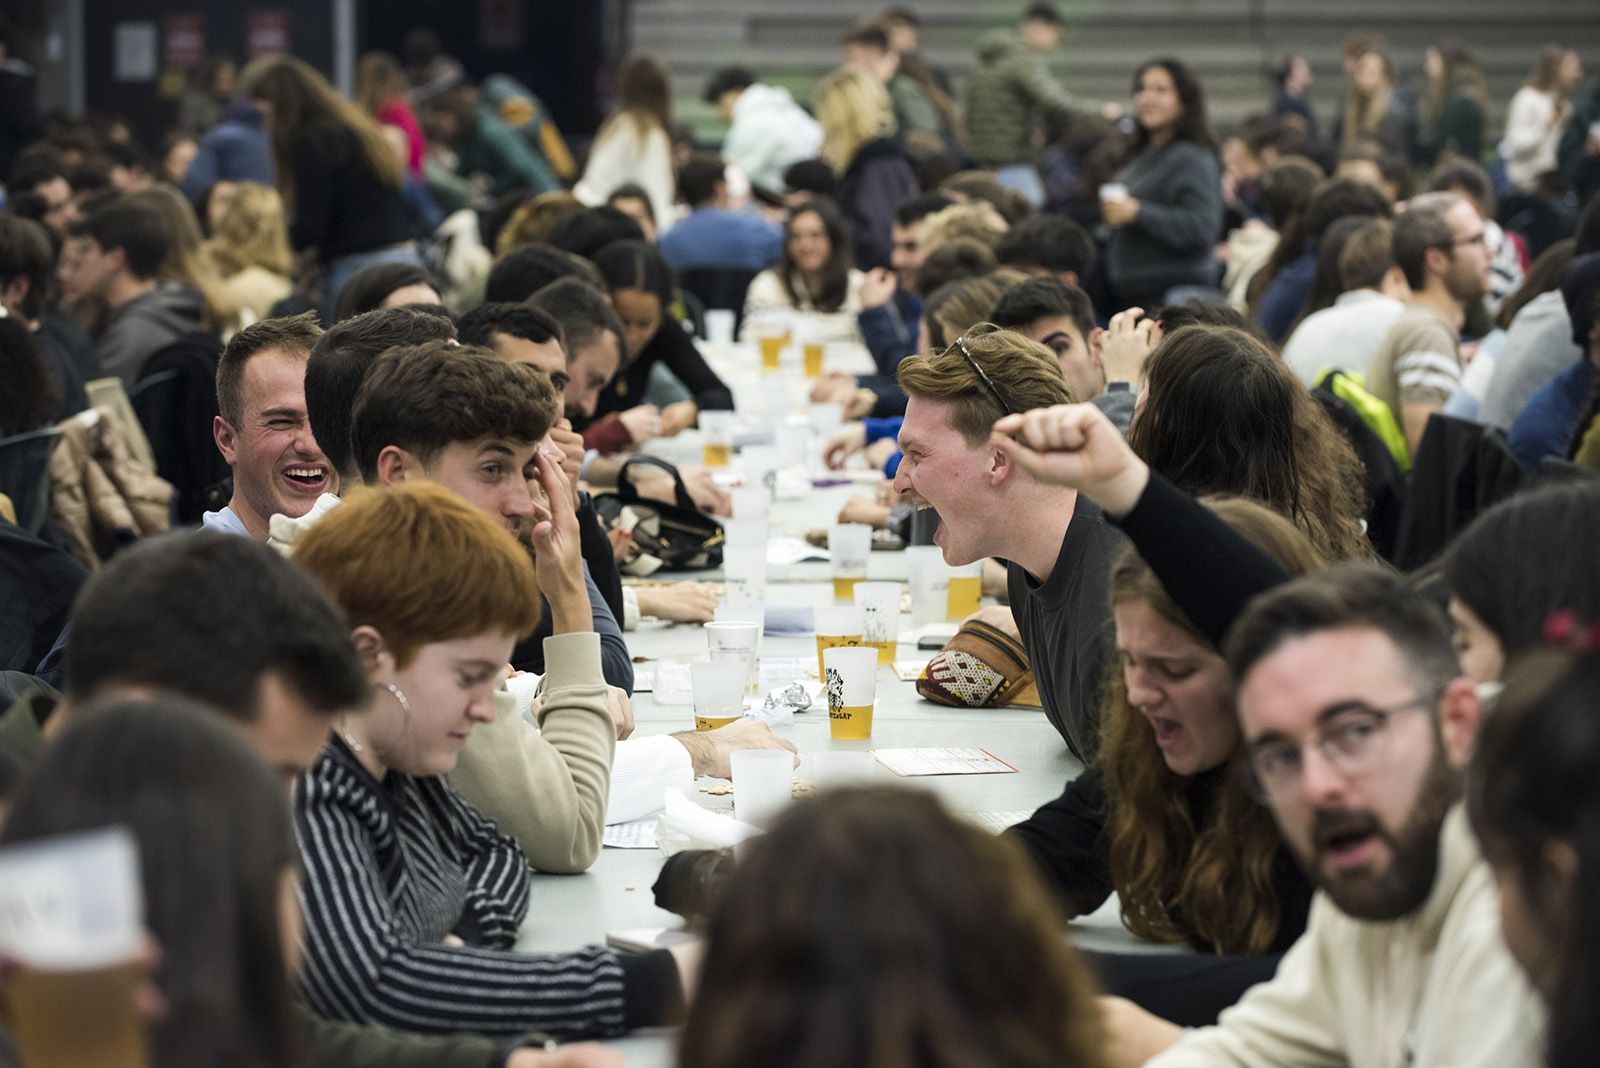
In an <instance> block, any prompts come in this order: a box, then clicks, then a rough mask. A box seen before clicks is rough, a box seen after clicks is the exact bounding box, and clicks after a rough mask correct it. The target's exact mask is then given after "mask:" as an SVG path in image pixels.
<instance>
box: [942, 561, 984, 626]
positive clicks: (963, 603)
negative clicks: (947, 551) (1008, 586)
mask: <svg viewBox="0 0 1600 1068" xmlns="http://www.w3.org/2000/svg"><path fill="white" fill-rule="evenodd" d="M982 596H983V561H982V560H974V561H973V562H972V563H970V564H962V565H961V566H960V567H952V568H951V569H950V601H949V605H948V609H949V611H948V612H947V613H946V618H948V619H950V620H952V621H959V620H963V619H966V618H967V617H968V616H970V615H971V614H972V613H974V612H976V611H977V610H978V601H979V599H980V598H981V597H982Z"/></svg>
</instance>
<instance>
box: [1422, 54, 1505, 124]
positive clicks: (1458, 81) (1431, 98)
mask: <svg viewBox="0 0 1600 1068" xmlns="http://www.w3.org/2000/svg"><path fill="white" fill-rule="evenodd" d="M1433 50H1434V51H1435V52H1437V53H1438V54H1439V58H1440V60H1442V61H1443V65H1444V70H1443V71H1442V72H1441V74H1440V75H1439V77H1437V78H1434V77H1429V78H1428V85H1427V89H1426V90H1425V91H1424V93H1423V95H1422V120H1423V121H1424V122H1427V123H1432V122H1438V121H1439V116H1440V115H1442V114H1443V113H1444V108H1445V105H1446V104H1448V103H1450V101H1451V99H1452V98H1453V97H1458V96H1464V97H1466V98H1467V99H1469V100H1471V101H1473V102H1474V103H1475V104H1477V105H1478V107H1479V108H1481V109H1483V110H1484V111H1488V108H1489V85H1488V83H1487V82H1485V81H1484V78H1483V64H1482V63H1480V62H1479V61H1478V56H1477V53H1475V52H1473V51H1472V49H1471V48H1470V47H1468V46H1467V44H1466V42H1465V41H1457V40H1453V39H1447V40H1443V41H1440V42H1439V43H1438V44H1436V45H1434V46H1433Z"/></svg>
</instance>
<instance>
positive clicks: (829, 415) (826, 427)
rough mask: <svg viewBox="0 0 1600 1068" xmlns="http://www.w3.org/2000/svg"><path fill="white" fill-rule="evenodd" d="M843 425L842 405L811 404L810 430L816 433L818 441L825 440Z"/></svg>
mask: <svg viewBox="0 0 1600 1068" xmlns="http://www.w3.org/2000/svg"><path fill="white" fill-rule="evenodd" d="M843 425H844V405H842V404H813V405H812V406H811V430H812V432H813V433H814V434H816V435H817V440H818V441H827V440H828V439H829V438H831V437H832V436H833V432H834V431H835V430H838V429H839V427H841V426H843Z"/></svg>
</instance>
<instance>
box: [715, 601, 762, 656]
mask: <svg viewBox="0 0 1600 1068" xmlns="http://www.w3.org/2000/svg"><path fill="white" fill-rule="evenodd" d="M711 618H712V620H713V621H714V622H717V623H751V624H754V625H755V628H756V655H757V656H760V655H761V635H762V633H763V632H764V631H765V630H766V626H767V609H766V606H765V605H760V604H749V605H730V604H719V605H717V608H716V611H715V612H713V613H712V616H711Z"/></svg>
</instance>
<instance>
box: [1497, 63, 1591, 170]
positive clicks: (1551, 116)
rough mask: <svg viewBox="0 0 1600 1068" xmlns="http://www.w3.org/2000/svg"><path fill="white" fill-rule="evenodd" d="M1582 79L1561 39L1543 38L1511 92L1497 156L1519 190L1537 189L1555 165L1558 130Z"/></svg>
mask: <svg viewBox="0 0 1600 1068" xmlns="http://www.w3.org/2000/svg"><path fill="white" fill-rule="evenodd" d="M1582 83H1583V63H1582V61H1581V60H1579V59H1578V53H1576V52H1574V51H1573V50H1572V49H1570V48H1568V47H1567V46H1565V45H1559V44H1547V45H1545V46H1544V48H1543V49H1541V50H1540V52H1539V58H1538V60H1537V61H1536V62H1535V63H1534V65H1533V71H1532V72H1531V73H1530V74H1529V75H1528V80H1527V81H1526V82H1524V83H1523V85H1522V88H1520V89H1518V90H1517V93H1516V95H1515V96H1513V97H1512V98H1511V107H1510V109H1509V111H1508V112H1507V114H1506V136H1505V139H1504V140H1503V141H1501V142H1500V156H1501V158H1502V159H1504V160H1505V162H1506V178H1507V179H1508V180H1509V181H1510V182H1511V184H1512V185H1514V186H1516V187H1517V188H1518V189H1520V190H1522V191H1523V192H1524V193H1532V192H1535V191H1537V190H1538V188H1539V186H1540V184H1541V179H1544V178H1545V176H1546V175H1549V174H1551V173H1552V172H1554V171H1555V170H1556V148H1557V146H1558V145H1559V144H1560V143H1561V131H1562V128H1563V127H1564V126H1565V125H1566V123H1567V119H1569V118H1570V117H1571V116H1572V94H1573V93H1575V92H1577V89H1578V86H1579V85H1581V84H1582Z"/></svg>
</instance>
